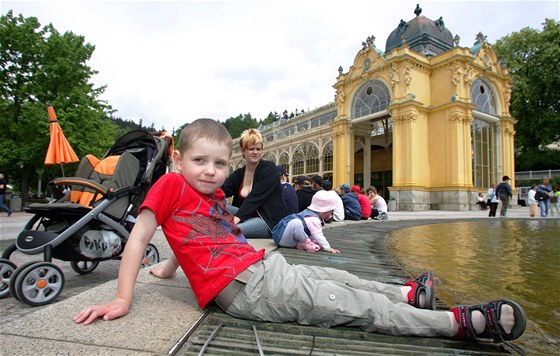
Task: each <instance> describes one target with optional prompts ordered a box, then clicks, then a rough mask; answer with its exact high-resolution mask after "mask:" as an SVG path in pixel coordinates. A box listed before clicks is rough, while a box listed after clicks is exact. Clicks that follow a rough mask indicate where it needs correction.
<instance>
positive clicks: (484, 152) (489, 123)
mask: <svg viewBox="0 0 560 356" xmlns="http://www.w3.org/2000/svg"><path fill="white" fill-rule="evenodd" d="M471 103H473V104H474V105H476V107H475V109H474V111H473V117H474V120H473V123H472V126H471V146H472V147H471V148H472V167H473V172H472V174H473V185H474V186H475V188H488V187H490V186H491V185H492V182H494V181H496V180H497V179H498V177H497V175H498V173H497V166H498V162H497V161H498V150H497V145H498V144H497V142H498V133H497V128H496V125H497V123H498V117H497V115H498V114H497V112H498V110H497V105H496V97H495V95H494V90H493V89H492V87H491V86H490V85H489V84H488V83H486V82H485V81H484V80H483V79H481V78H477V79H476V80H475V81H474V82H473V86H472V88H471ZM482 114H486V115H482ZM489 115H490V116H489ZM492 116H495V117H496V118H495V119H494V118H493V117H492Z"/></svg>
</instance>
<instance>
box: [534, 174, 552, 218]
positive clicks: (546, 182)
mask: <svg viewBox="0 0 560 356" xmlns="http://www.w3.org/2000/svg"><path fill="white" fill-rule="evenodd" d="M551 195H552V187H551V186H550V179H548V177H544V178H543V179H542V181H541V184H539V185H538V186H537V194H536V196H537V201H538V202H539V208H540V209H541V217H542V218H546V217H547V216H548V212H549V210H550V196H551Z"/></svg>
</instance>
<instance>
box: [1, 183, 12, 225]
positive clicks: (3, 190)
mask: <svg viewBox="0 0 560 356" xmlns="http://www.w3.org/2000/svg"><path fill="white" fill-rule="evenodd" d="M6 188H8V182H6V179H4V174H2V173H0V211H5V212H6V213H8V217H9V216H10V215H12V212H13V211H12V209H10V208H8V207H7V206H6V205H4V201H5V199H6Z"/></svg>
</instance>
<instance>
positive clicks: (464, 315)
mask: <svg viewBox="0 0 560 356" xmlns="http://www.w3.org/2000/svg"><path fill="white" fill-rule="evenodd" d="M504 304H506V305H509V306H511V307H512V308H513V313H514V318H515V324H514V325H513V328H512V329H511V332H510V333H506V331H505V330H504V328H503V327H502V324H500V316H501V310H502V305H504ZM475 310H478V311H480V312H481V313H482V314H483V315H484V318H485V319H486V327H485V328H484V331H483V332H482V333H480V334H477V333H476V331H475V330H474V327H473V325H472V318H471V314H472V312H473V311H475ZM450 311H451V312H453V314H454V315H455V320H456V321H457V322H458V323H459V332H458V333H457V335H456V336H455V338H457V339H465V340H471V341H476V340H478V339H479V338H484V339H492V340H493V341H494V342H502V341H504V340H515V339H517V338H518V337H520V336H521V335H523V332H524V331H525V326H526V325H527V317H526V316H525V312H524V311H523V308H521V306H520V305H519V304H517V303H516V302H514V301H512V300H509V299H500V300H495V301H492V302H489V303H486V304H478V305H460V306H457V307H455V308H452V309H451V310H450Z"/></svg>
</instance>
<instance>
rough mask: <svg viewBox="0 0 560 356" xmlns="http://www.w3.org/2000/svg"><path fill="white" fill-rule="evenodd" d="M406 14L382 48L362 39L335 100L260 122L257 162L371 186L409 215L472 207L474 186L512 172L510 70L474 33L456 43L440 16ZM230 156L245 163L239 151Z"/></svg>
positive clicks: (236, 162) (476, 189)
mask: <svg viewBox="0 0 560 356" xmlns="http://www.w3.org/2000/svg"><path fill="white" fill-rule="evenodd" d="M414 15H415V17H413V18H412V19H410V20H409V21H404V20H401V21H400V22H399V23H398V25H397V27H396V28H395V29H394V30H393V31H392V32H391V34H390V35H389V37H388V38H387V40H386V45H385V47H386V49H385V51H384V52H383V51H381V50H380V49H378V48H377V47H376V45H375V37H373V36H370V37H368V38H366V40H365V41H364V42H362V45H361V49H360V50H359V51H358V53H357V54H356V55H355V57H354V61H353V63H352V65H351V66H350V68H349V69H348V70H347V71H344V69H343V68H342V67H340V68H339V70H338V76H337V77H336V82H335V83H334V85H333V87H334V89H335V90H336V94H335V101H334V102H333V103H329V104H326V105H324V106H322V107H320V108H317V109H314V110H312V111H309V112H306V113H302V114H298V115H296V116H295V117H293V118H290V119H287V120H278V121H277V122H275V123H273V124H270V125H267V126H266V127H261V128H260V129H261V131H262V134H263V136H264V137H265V140H266V143H265V149H264V151H265V153H266V155H265V159H269V160H271V161H274V162H276V164H278V165H281V166H283V167H284V168H285V169H286V171H287V172H289V173H290V174H291V175H292V176H296V175H314V174H319V175H321V176H323V177H324V178H328V179H331V180H332V182H333V186H334V187H336V186H338V185H341V184H343V183H349V184H350V185H354V184H358V185H360V186H362V187H364V188H367V187H368V186H370V185H374V186H376V187H377V188H378V191H380V192H381V193H382V194H383V196H384V197H385V198H386V199H389V205H390V207H392V208H393V209H397V210H409V211H418V210H430V209H436V210H456V211H464V210H472V209H476V208H477V206H476V205H475V203H476V196H477V194H478V193H479V192H483V193H486V191H487V190H488V187H489V186H490V185H491V184H492V182H499V181H500V178H501V177H502V176H503V175H508V176H510V177H515V171H514V146H513V139H514V135H515V129H514V126H515V122H516V121H515V119H514V118H512V117H511V115H510V112H509V102H510V97H511V77H510V75H509V72H508V69H507V68H506V66H505V65H504V64H503V63H502V62H500V61H499V59H498V58H497V56H496V52H495V50H494V48H493V47H492V46H491V45H490V44H488V43H487V42H486V41H485V36H484V35H482V34H481V33H479V34H478V35H476V39H475V42H474V44H473V45H472V46H468V47H464V46H462V45H460V38H459V36H457V35H456V36H453V35H452V32H451V31H450V30H449V29H448V28H447V27H446V25H445V23H444V20H443V19H442V18H441V17H439V18H438V19H437V20H435V21H433V20H431V19H430V18H428V17H426V16H423V15H422V10H421V9H420V7H419V6H417V7H416V9H415V10H414ZM234 146H236V143H235V144H234ZM233 160H234V165H233V167H232V169H235V168H237V167H238V166H240V165H242V164H243V160H242V159H241V157H240V154H239V152H238V151H237V150H236V151H235V152H234V156H233ZM511 183H512V187H513V188H514V189H515V182H514V181H513V182H511ZM514 193H515V190H514ZM515 198H516V197H514V199H515ZM514 201H515V200H514Z"/></svg>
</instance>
